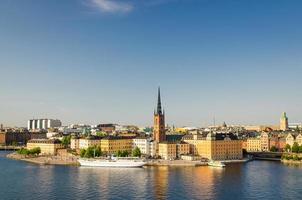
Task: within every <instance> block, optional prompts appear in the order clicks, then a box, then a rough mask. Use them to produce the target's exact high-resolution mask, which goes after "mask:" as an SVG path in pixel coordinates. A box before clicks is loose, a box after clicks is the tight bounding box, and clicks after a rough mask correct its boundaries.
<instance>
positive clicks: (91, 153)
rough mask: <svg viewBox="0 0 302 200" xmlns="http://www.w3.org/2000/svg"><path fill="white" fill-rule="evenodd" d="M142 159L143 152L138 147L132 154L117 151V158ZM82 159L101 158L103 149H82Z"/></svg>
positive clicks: (95, 147) (97, 147)
mask: <svg viewBox="0 0 302 200" xmlns="http://www.w3.org/2000/svg"><path fill="white" fill-rule="evenodd" d="M131 155H132V156H133V157H141V155H142V154H141V151H140V149H139V148H138V147H135V148H134V149H133V150H132V152H129V151H120V150H119V151H117V153H116V156H117V157H128V156H131ZM80 156H81V158H94V157H101V156H103V152H102V151H101V148H100V147H99V146H94V147H88V148H87V149H81V151H80Z"/></svg>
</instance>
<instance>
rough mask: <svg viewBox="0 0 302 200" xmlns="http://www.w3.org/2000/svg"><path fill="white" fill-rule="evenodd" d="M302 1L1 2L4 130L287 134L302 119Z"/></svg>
mask: <svg viewBox="0 0 302 200" xmlns="http://www.w3.org/2000/svg"><path fill="white" fill-rule="evenodd" d="M301 10H302V2H301V1H299V0H296V1H295V0H291V1H287V0H266V1H262V0H254V1H248V0H246V1H245V0H242V1H218V0H217V1H216V0H153V1H151V0H123V1H118V0H64V1H61V0H60V1H55V0H44V1H39V0H27V1H18V0H1V2H0V75H1V78H0V122H1V123H4V124H5V125H17V126H22V125H23V126H25V125H26V121H27V119H29V118H32V117H37V118H38V117H43V118H44V117H48V118H59V119H61V120H62V121H63V123H64V124H68V123H92V124H95V123H100V122H104V123H105V122H117V123H121V124H137V125H151V124H152V122H153V121H152V120H153V119H152V114H153V109H154V107H155V105H156V94H157V93H156V92H157V87H158V86H159V85H160V86H161V89H162V98H163V99H162V101H163V105H164V107H165V110H166V115H167V116H166V118H167V123H168V124H170V125H172V124H175V125H177V126H183V125H189V126H204V125H209V124H211V123H212V121H213V116H215V118H216V121H217V123H222V121H226V123H228V124H277V123H278V121H279V117H280V115H281V112H283V111H287V113H288V116H289V119H290V121H291V122H300V121H302V120H301V113H302V94H301V73H302V64H301V63H302V56H301V52H302V26H301V20H302V12H301Z"/></svg>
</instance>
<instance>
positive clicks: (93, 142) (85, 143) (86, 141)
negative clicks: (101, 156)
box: [70, 138, 101, 149]
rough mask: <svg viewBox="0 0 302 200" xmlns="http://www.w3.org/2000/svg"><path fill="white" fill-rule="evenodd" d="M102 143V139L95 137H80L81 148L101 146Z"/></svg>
mask: <svg viewBox="0 0 302 200" xmlns="http://www.w3.org/2000/svg"><path fill="white" fill-rule="evenodd" d="M70 142H71V141H70ZM100 144H101V139H95V138H80V139H79V149H87V148H88V147H94V146H99V145H100Z"/></svg>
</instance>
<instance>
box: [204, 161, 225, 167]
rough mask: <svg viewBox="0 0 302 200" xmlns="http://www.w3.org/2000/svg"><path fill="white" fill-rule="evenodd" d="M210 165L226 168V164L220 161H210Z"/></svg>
mask: <svg viewBox="0 0 302 200" xmlns="http://www.w3.org/2000/svg"><path fill="white" fill-rule="evenodd" d="M208 165H209V166H212V167H225V164H224V163H223V162H220V161H210V162H208Z"/></svg>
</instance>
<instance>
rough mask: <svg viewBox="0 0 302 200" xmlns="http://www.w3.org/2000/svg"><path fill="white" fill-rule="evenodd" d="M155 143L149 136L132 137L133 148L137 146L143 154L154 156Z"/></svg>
mask: <svg viewBox="0 0 302 200" xmlns="http://www.w3.org/2000/svg"><path fill="white" fill-rule="evenodd" d="M154 144H155V143H154V142H153V141H152V140H151V138H147V137H136V138H133V149H134V148H136V147H138V148H139V149H140V151H141V153H142V154H143V155H146V156H155V145H154Z"/></svg>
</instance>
